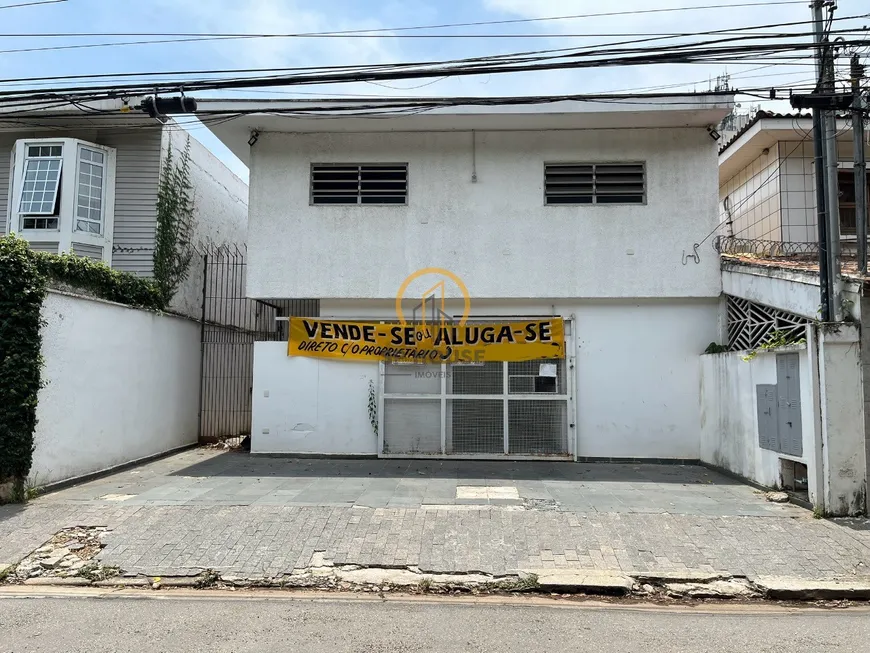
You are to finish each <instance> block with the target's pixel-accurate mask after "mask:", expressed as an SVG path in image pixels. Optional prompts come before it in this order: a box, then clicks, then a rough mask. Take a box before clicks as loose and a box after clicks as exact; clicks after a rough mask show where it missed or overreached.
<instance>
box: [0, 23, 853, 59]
mask: <svg viewBox="0 0 870 653" xmlns="http://www.w3.org/2000/svg"><path fill="white" fill-rule="evenodd" d="M848 31H849V32H862V31H863V30H861V29H855V30H848ZM702 33H713V32H702ZM715 33H716V34H738V33H744V34H745V32H741V30H740V28H737V29H734V30H716V32H715ZM767 34H768V33H767V32H758V33H757V34H751V36H766V35H767ZM697 35H698V33H697V32H621V33H620V32H615V33H606V34H595V33H589V34H551V33H540V34H384V35H378V36H373V37H371V38H397V39H500V40H502V39H503V40H508V39H548V40H549V39H563V38H624V37H627V36H650V37H656V38H657V39H677V38H685V37H688V36H697ZM333 36H338V35H335V34H319V35H318V34H272V35H269V34H263V35H251V36H206V37H191V38H170V39H156V40H150V41H108V42H104V43H76V44H71V45H50V46H49V45H46V46H34V47H30V48H11V49H8V50H0V54H21V53H28V52H55V51H61V50H87V49H95V48H110V47H127V46H136V45H166V44H174V43H203V42H215V41H218V42H227V41H230V42H231V41H242V40H251V39H289V38H309V37H333ZM360 37H362V38H369V37H366V36H364V35H360ZM340 38H353V35H349V36H343V37H340ZM605 45H606V44H605Z"/></svg>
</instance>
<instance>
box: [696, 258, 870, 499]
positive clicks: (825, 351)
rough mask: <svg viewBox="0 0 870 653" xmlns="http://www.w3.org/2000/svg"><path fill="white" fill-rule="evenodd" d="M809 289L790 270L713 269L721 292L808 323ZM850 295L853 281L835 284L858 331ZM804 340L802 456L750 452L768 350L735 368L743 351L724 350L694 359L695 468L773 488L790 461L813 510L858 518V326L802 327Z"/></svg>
mask: <svg viewBox="0 0 870 653" xmlns="http://www.w3.org/2000/svg"><path fill="white" fill-rule="evenodd" d="M818 283H819V281H818V276H816V275H813V274H810V273H806V272H802V271H800V270H786V269H781V268H776V267H773V266H761V265H748V264H742V263H734V262H730V261H726V262H725V263H724V264H723V273H722V288H723V291H724V292H725V293H727V294H729V295H734V296H736V297H741V298H743V299H748V300H750V301H753V302H757V303H759V304H764V305H766V306H770V307H773V308H778V309H782V310H785V311H789V312H792V313H796V314H798V315H803V316H804V317H807V318H809V319H811V320H812V319H814V318H816V317H817V315H818V313H817V311H818V306H819V286H818ZM860 293H861V288H860V285H859V284H858V283H857V282H855V281H854V280H850V279H847V280H845V283H844V291H843V295H844V299H845V300H847V305H848V306H849V309H850V310H849V312H850V313H851V315H850V316H849V317H850V318H851V319H852V320H853V322H859V321H862V320H863V322H864V328H865V329H866V328H867V320H866V316H862V312H863V311H862V308H865V307H866V304H865V302H863V301H862V299H863V298H862V297H861V295H860ZM862 305H863V306H862ZM723 326H724V325H723ZM723 330H724V329H723ZM723 335H724V334H723ZM806 339H807V345H806V347H805V348H804V349H802V351H801V370H800V374H801V379H800V383H801V401H802V404H803V411H802V426H803V430H804V438H803V444H804V451H803V456H802V457H801V458H794V457H791V456H786V455H783V454H779V453H776V452H772V451H767V450H763V449H761V448H760V447H759V445H758V418H757V412H756V410H757V409H756V403H757V398H756V395H755V386H756V385H757V384H759V383H775V382H776V368H775V361H774V359H775V357H774V356H773V355H771V353H772V352H771V353H767V354H765V353H759V355H758V357H757V358H756V359H755V360H753V361H752V362H751V363H746V362H744V361H742V360H741V356H742V355H744V354H745V352H734V353H729V354H716V355H708V356H701V363H700V366H701V381H702V390H701V414H702V429H701V460H702V461H704V462H708V463H711V464H713V465H717V466H719V467H723V468H725V469H728V470H730V471H732V472H735V473H737V474H740V475H741V476H744V477H745V478H748V479H751V480H754V481H756V482H758V483H761V484H763V485H767V486H778V485H780V484H781V482H782V479H781V478H780V470H779V459H780V458H784V459H791V460H798V461H800V462H803V463H805V464H806V465H807V472H808V476H809V494H810V501H811V502H812V503H813V505H814V506H815V507H818V508H820V509H821V510H823V511H824V512H825V514H828V515H854V514H858V513H861V512H864V511H865V510H866V479H867V468H868V452H870V448H868V447H870V440H868V435H867V433H868V424H867V421H868V411H867V410H866V407H867V405H870V404H867V405H865V401H866V399H867V397H868V396H870V393H868V389H867V384H865V378H864V377H865V374H866V368H867V364H866V358H867V351H866V349H864V348H863V347H865V346H866V345H867V339H866V337H865V339H864V342H862V339H861V336H860V330H859V328H858V327H857V326H855V324H848V323H844V324H837V325H819V326H808V327H807V338H806ZM778 351H781V350H778ZM810 388H812V392H809V389H810ZM810 401H812V403H809V402H810ZM810 417H811V419H812V421H810V419H809V418H810Z"/></svg>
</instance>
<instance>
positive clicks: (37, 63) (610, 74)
mask: <svg viewBox="0 0 870 653" xmlns="http://www.w3.org/2000/svg"><path fill="white" fill-rule="evenodd" d="M28 1H29V2H32V1H34V0H0V33H2V36H0V79H2V80H9V79H20V78H26V77H37V76H40V77H41V76H55V75H75V74H90V73H125V72H144V71H189V70H212V69H225V68H258V67H293V66H322V65H324V66H325V65H346V64H371V63H398V62H405V61H435V60H450V59H458V58H465V57H476V56H485V55H492V54H506V53H511V52H524V51H531V50H542V49H551V48H571V47H581V46H582V47H588V46H591V45H598V44H601V45H604V44H607V43H613V42H616V41H620V40H625V39H626V38H631V37H626V36H606V35H613V34H622V35H625V34H639V33H643V34H646V33H651V34H661V33H664V34H674V33H692V32H699V31H707V30H716V29H728V28H736V27H747V26H755V25H766V24H773V23H785V22H792V21H805V20H808V19H809V17H810V9H809V2H807V0H797V1H794V2H788V3H779V4H775V5H770V4H768V5H767V6H765V3H768V2H771V1H772V0H732V1H731V2H726V1H725V0H621V1H620V2H611V3H605V2H601V1H600V0H402V1H397V0H381V1H377V2H376V1H374V0H317V1H315V0H148V1H147V2H140V1H134V0H63V1H59V2H51V3H49V4H43V5H34V6H22V7H9V8H4V7H8V6H9V5H14V4H19V3H23V2H28ZM745 2H753V3H755V4H756V5H757V6H745V7H739V6H736V5H740V4H743V3H745ZM701 5H723V7H722V8H718V9H703V10H688V9H687V8H691V7H698V6H701ZM663 8H682V9H683V10H682V11H674V12H655V13H653V12H650V10H654V9H663ZM612 11H632V12H638V13H634V14H631V15H620V16H609V17H587V18H572V19H563V20H548V21H536V22H527V23H509V24H501V25H482V26H468V27H455V28H449V29H427V30H418V31H410V32H408V31H398V32H380V33H378V34H375V35H371V34H369V35H365V37H359V36H349V35H345V36H338V37H331V38H300V37H294V38H272V39H239V40H226V39H224V40H212V41H199V42H180V43H156V44H154V43H151V44H139V45H108V46H101V47H75V48H69V47H67V48H66V49H61V50H49V51H40V50H39V48H51V47H57V46H64V47H65V46H82V45H94V44H105V43H115V44H117V43H119V42H126V41H142V40H152V39H154V40H157V39H159V38H160V37H144V36H142V37H129V36H123V37H122V36H119V37H96V36H62V37H51V38H49V37H44V36H43V37H39V36H35V35H36V34H46V33H62V34H80V33H83V32H91V33H93V32H111V33H115V32H137V33H142V32H155V33H157V32H159V33H165V32H191V33H197V34H199V33H218V32H223V33H226V32H231V33H245V34H249V33H258V34H262V33H271V34H275V33H280V34H287V33H293V34H299V33H309V32H324V31H330V32H335V31H344V30H372V29H381V30H383V29H388V28H397V27H409V26H420V25H442V24H447V23H468V22H479V21H505V20H516V19H529V18H541V17H554V16H575V15H578V14H589V13H602V12H612ZM643 12H646V13H643ZM868 13H870V4H868V2H867V0H839V2H838V9H837V13H836V16H838V17H846V16H855V15H860V14H868ZM840 25H841V26H846V25H848V26H849V27H857V26H863V25H870V18H863V19H860V20H855V21H848V22H843V23H840ZM781 29H786V30H795V31H800V32H804V31H807V30H808V29H809V25H799V26H794V27H788V28H781ZM407 34H415V35H421V34H423V35H435V36H436V38H402V37H399V38H397V35H407ZM13 35H16V36H13ZM451 35H452V36H451ZM456 35H461V37H460V38H455V36H456ZM601 35H605V36H601ZM866 37H867V35H865V38H866ZM697 38H698V37H694V38H691V39H688V40H697ZM685 40H686V39H683V41H685ZM675 42H676V41H675ZM11 50H30V51H26V52H21V51H18V52H12V51H11ZM868 50H870V48H864V52H865V56H866V52H867V51H868ZM726 73H727V74H730V75H731V84H732V86H736V87H741V86H743V87H748V86H753V87H759V86H766V85H784V84H787V83H806V82H809V81H810V79H811V78H812V76H813V74H814V73H813V69H812V66H809V65H802V66H776V67H761V66H760V64H759V63H757V62H756V63H753V64H751V65H733V64H732V65H728V66H726V65H724V64H716V65H698V64H695V65H660V66H649V65H646V66H636V67H625V68H605V69H587V70H566V71H549V72H536V73H512V74H508V75H478V76H470V77H463V78H456V77H454V78H448V79H435V80H432V79H426V80H402V81H395V82H390V83H388V84H380V83H378V84H376V83H373V82H366V83H356V84H344V85H332V86H306V87H304V88H301V89H299V90H296V89H293V88H281V89H270V90H269V91H254V90H240V91H221V92H218V93H216V94H212V95H211V96H210V97H215V96H218V97H247V98H260V97H262V98H266V97H282V98H311V97H318V96H320V97H325V96H333V95H353V96H376V97H389V96H396V95H413V96H454V95H462V96H494V95H498V96H511V95H548V94H567V93H596V92H608V91H634V90H636V89H648V90H650V91H652V90H658V88H657V87H668V88H664V89H662V90H666V91H680V90H685V91H695V90H696V91H706V90H709V89H710V88H711V85H713V84H715V79H716V77H717V76H719V75H723V74H726ZM168 77H170V78H171V75H170V76H168ZM18 83H19V84H24V85H25V87H30V86H35V84H34V83H32V82H30V83H27V82H24V83H22V82H18ZM0 85H4V83H3V82H0ZM16 88H20V87H16ZM738 101H739V102H740V104H741V105H742V106H741V109H742V110H747V109H749V108H750V105H753V106H754V105H761V106H762V107H763V108H773V109H775V110H787V109H788V106H787V104H786V103H783V102H780V103H777V104H776V105H773V106H771V105H770V104H769V103H767V102H764V101H759V100H755V99H753V98H749V97H746V96H742V97H738ZM187 128H188V129H189V131H190V132H191V133H192V134H193V135H194V136H195V137H196V138H198V139H199V140H200V141H202V142H203V144H204V145H206V146H207V147H209V148H210V149H211V150H212V151H214V152H215V153H216V154H217V155H218V156H219V157H220V158H221V159H222V160H224V161H225V162H226V163H227V165H229V166H230V168H231V169H232V170H233V171H234V172H235V173H236V174H238V175H239V176H240V177H242V178H243V179H245V180H247V169H246V168H245V166H244V165H243V164H242V163H241V162H240V161H239V160H238V159H236V158H235V157H234V156H233V155H232V154H231V153H230V152H229V151H228V150H227V149H226V148H225V147H223V145H222V144H221V143H220V142H219V141H218V140H217V139H216V138H215V137H214V136H213V135H211V133H210V132H209V131H208V130H207V129H206V128H205V127H203V126H202V125H201V124H199V123H196V122H195V121H193V122H190V123H188V125H187Z"/></svg>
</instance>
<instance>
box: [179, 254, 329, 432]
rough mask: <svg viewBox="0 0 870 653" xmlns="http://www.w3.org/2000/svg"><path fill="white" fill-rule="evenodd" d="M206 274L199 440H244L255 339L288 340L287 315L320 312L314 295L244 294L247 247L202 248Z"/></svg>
mask: <svg viewBox="0 0 870 653" xmlns="http://www.w3.org/2000/svg"><path fill="white" fill-rule="evenodd" d="M200 254H201V257H202V259H201V267H199V268H198V269H194V276H195V278H196V277H198V276H200V275H201V277H202V317H201V320H200V328H201V347H202V359H201V363H200V364H201V370H200V377H201V385H200V409H199V439H200V440H201V441H215V440H225V439H232V438H236V439H240V438H242V437H244V436H245V435H248V434H250V432H251V399H252V397H251V391H252V387H253V379H254V343H255V342H257V341H268V340H277V341H280V340H286V339H287V322H286V321H285V322H282V321H276V319H275V318H277V317H283V316H289V315H305V316H317V315H319V313H320V307H319V302H318V301H317V300H311V299H282V300H268V301H264V300H256V299H249V298H248V297H246V296H245V281H246V273H247V260H246V250H245V249H244V248H239V247H235V246H233V247H227V246H221V247H217V246H207V247H203V248H202V249H201V250H200Z"/></svg>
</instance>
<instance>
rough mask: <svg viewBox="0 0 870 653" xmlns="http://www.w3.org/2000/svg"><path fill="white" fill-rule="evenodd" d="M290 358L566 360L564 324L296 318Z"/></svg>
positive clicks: (558, 320) (553, 321) (546, 321)
mask: <svg viewBox="0 0 870 653" xmlns="http://www.w3.org/2000/svg"><path fill="white" fill-rule="evenodd" d="M287 355H288V356H311V357H315V358H339V359H343V360H392V361H399V362H409V363H410V362H417V363H441V362H449V363H483V362H488V361H528V360H537V359H540V358H565V322H564V320H563V319H562V318H561V317H554V318H547V319H542V320H523V321H520V322H496V323H492V322H490V323H485V324H465V325H462V326H460V325H452V324H439V325H428V324H400V323H373V322H344V321H336V320H321V319H311V318H303V317H291V318H290V338H289V340H288V342H287Z"/></svg>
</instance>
